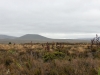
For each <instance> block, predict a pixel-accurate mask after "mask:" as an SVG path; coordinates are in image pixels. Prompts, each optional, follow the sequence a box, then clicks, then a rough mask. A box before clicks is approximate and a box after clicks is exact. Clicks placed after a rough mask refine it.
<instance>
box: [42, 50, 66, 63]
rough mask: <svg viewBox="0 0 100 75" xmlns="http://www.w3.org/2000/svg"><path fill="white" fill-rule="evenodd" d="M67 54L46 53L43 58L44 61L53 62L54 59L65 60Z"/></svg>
mask: <svg viewBox="0 0 100 75" xmlns="http://www.w3.org/2000/svg"><path fill="white" fill-rule="evenodd" d="M64 57H65V54H64V53H62V52H58V51H57V52H53V53H45V54H44V56H43V59H44V61H51V60H53V59H58V58H64Z"/></svg>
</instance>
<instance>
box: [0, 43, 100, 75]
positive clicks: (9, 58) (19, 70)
mask: <svg viewBox="0 0 100 75" xmlns="http://www.w3.org/2000/svg"><path fill="white" fill-rule="evenodd" d="M49 46H50V50H47V49H45V48H46V44H45V45H44V46H42V45H41V44H34V45H22V44H16V45H13V44H10V45H4V44H0V75H97V74H98V70H99V67H100V55H99V54H100V51H99V49H98V50H97V49H96V52H94V53H93V52H92V51H91V49H88V46H89V44H87V45H86V44H85V45H83V44H80V45H79V44H78V45H77V44H74V45H64V46H63V47H62V46H60V45H58V46H57V47H56V45H54V48H53V49H52V45H49ZM94 48H95V47H94ZM44 60H46V61H44Z"/></svg>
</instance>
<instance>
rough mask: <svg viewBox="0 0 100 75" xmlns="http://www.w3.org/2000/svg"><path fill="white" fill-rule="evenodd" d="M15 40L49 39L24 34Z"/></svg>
mask: <svg viewBox="0 0 100 75" xmlns="http://www.w3.org/2000/svg"><path fill="white" fill-rule="evenodd" d="M17 39H19V40H49V39H50V38H47V37H44V36H41V35H38V34H26V35H23V36H21V37H19V38H17Z"/></svg>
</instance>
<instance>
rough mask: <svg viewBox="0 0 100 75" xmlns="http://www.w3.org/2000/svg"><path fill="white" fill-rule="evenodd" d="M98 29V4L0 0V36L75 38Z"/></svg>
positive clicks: (73, 0)
mask: <svg viewBox="0 0 100 75" xmlns="http://www.w3.org/2000/svg"><path fill="white" fill-rule="evenodd" d="M99 28H100V0H0V34H8V35H14V36H21V35H23V34H34V33H35V34H42V35H44V36H47V37H51V38H71V37H73V38H77V36H78V35H80V37H81V36H82V37H83V35H84V36H85V34H86V35H87V34H88V35H89V36H93V35H94V34H96V33H98V34H99V33H100V31H99ZM73 34H74V35H73Z"/></svg>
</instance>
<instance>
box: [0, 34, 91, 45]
mask: <svg viewBox="0 0 100 75" xmlns="http://www.w3.org/2000/svg"><path fill="white" fill-rule="evenodd" d="M31 41H32V42H34V43H35V42H36V43H37V42H39V43H43V42H70V43H75V42H90V39H50V38H47V37H44V36H41V35H38V34H26V35H23V36H21V37H14V36H8V35H0V43H6V44H7V43H9V42H12V43H29V42H31Z"/></svg>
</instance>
